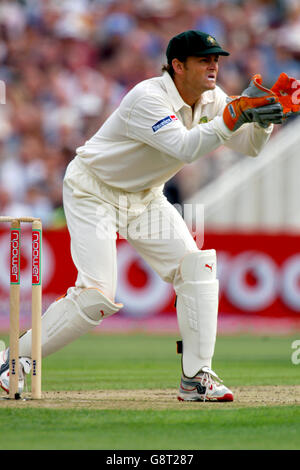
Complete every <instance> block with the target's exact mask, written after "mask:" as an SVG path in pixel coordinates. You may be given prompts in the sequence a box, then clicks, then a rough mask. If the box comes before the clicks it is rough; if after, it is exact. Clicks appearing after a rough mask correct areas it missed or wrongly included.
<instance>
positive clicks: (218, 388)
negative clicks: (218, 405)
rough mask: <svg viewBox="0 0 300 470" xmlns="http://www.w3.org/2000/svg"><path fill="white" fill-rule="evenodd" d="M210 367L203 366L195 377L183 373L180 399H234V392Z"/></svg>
mask: <svg viewBox="0 0 300 470" xmlns="http://www.w3.org/2000/svg"><path fill="white" fill-rule="evenodd" d="M220 382H222V380H221V379H220V378H219V377H218V376H217V374H216V373H215V372H214V371H213V370H211V369H210V368H209V367H203V368H202V369H201V370H200V371H199V372H198V374H197V375H195V377H193V378H191V379H190V378H188V377H185V376H184V375H183V374H182V377H181V382H180V387H179V395H178V397H177V398H178V400H179V401H233V393H232V391H231V390H229V388H227V387H225V385H222V384H221V383H220Z"/></svg>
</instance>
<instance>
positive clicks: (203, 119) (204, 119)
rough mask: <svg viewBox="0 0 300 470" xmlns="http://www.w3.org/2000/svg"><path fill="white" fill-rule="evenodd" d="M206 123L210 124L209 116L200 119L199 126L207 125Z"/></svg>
mask: <svg viewBox="0 0 300 470" xmlns="http://www.w3.org/2000/svg"><path fill="white" fill-rule="evenodd" d="M206 122H208V117H207V116H202V118H200V119H199V124H205V123H206Z"/></svg>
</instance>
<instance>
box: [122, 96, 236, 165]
mask: <svg viewBox="0 0 300 470" xmlns="http://www.w3.org/2000/svg"><path fill="white" fill-rule="evenodd" d="M126 126H127V137H129V138H131V139H134V140H137V141H140V142H143V143H145V144H148V145H149V146H151V147H154V148H155V149H156V150H159V151H161V152H163V153H166V154H168V155H171V156H172V157H174V158H176V159H178V160H180V161H183V162H185V163H191V162H193V161H195V160H197V159H198V158H200V157H201V156H203V155H206V154H208V153H210V152H212V151H213V150H215V149H216V148H217V147H219V146H220V145H222V144H224V142H225V141H227V140H228V139H229V138H230V137H231V136H232V134H233V133H232V132H231V131H229V130H228V129H227V127H226V126H225V124H224V122H223V118H222V117H221V116H217V117H215V118H214V119H213V120H212V121H210V122H208V123H205V124H201V125H197V126H195V127H193V128H192V129H187V128H186V127H185V126H184V125H183V124H182V122H181V121H180V120H179V119H178V118H177V116H176V115H175V114H174V111H172V109H170V107H168V105H167V104H166V103H165V101H164V100H163V99H162V97H160V96H155V95H154V96H149V95H146V96H143V97H139V98H138V99H137V100H136V101H135V102H134V104H133V105H132V107H131V109H130V110H129V112H128V116H127V123H126Z"/></svg>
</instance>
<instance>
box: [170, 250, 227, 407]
mask: <svg viewBox="0 0 300 470" xmlns="http://www.w3.org/2000/svg"><path fill="white" fill-rule="evenodd" d="M216 267H217V260H216V252H215V250H203V251H195V252H192V253H188V254H187V255H185V257H184V258H183V260H182V263H181V266H180V275H181V281H182V283H181V284H180V286H179V287H178V288H177V289H176V294H177V303H176V308H177V317H178V325H179V329H180V333H181V337H182V344H181V346H182V348H181V352H182V373H183V374H182V379H181V385H180V390H179V396H178V398H179V399H180V400H188V401H203V400H218V401H232V400H233V395H232V392H231V391H230V390H229V389H228V388H227V387H225V386H224V385H221V384H220V383H219V381H220V379H219V378H218V376H217V375H216V374H215V372H213V371H212V370H211V361H212V357H213V354H214V348H215V341H216V333H217V318H218V291H219V283H218V280H217V279H216Z"/></svg>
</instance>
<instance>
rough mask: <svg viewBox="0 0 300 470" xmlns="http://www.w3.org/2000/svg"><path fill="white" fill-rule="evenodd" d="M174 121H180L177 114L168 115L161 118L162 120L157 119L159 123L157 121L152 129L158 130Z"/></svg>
mask: <svg viewBox="0 0 300 470" xmlns="http://www.w3.org/2000/svg"><path fill="white" fill-rule="evenodd" d="M173 121H178V118H177V117H176V116H175V114H171V115H170V116H167V117H165V118H163V119H161V120H160V121H157V123H155V124H154V125H153V126H152V130H153V132H156V131H158V130H159V129H161V127H164V126H166V125H167V124H169V123H170V122H173Z"/></svg>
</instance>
